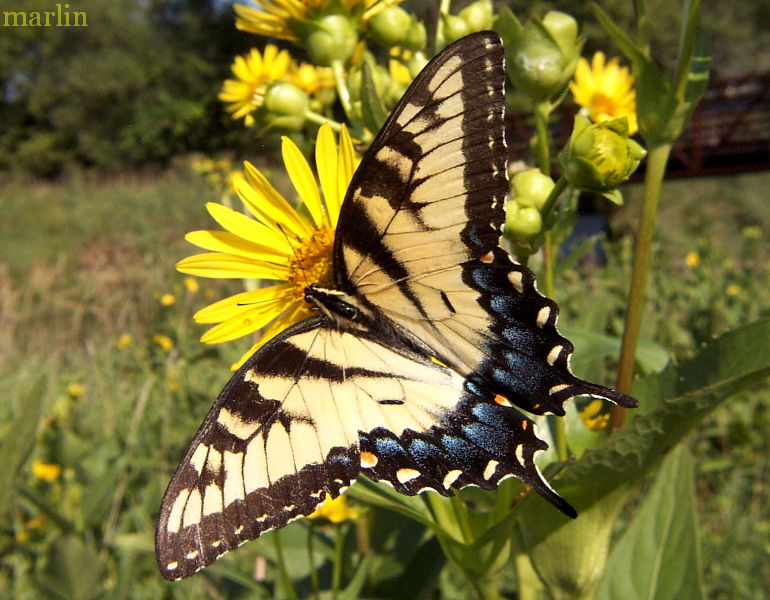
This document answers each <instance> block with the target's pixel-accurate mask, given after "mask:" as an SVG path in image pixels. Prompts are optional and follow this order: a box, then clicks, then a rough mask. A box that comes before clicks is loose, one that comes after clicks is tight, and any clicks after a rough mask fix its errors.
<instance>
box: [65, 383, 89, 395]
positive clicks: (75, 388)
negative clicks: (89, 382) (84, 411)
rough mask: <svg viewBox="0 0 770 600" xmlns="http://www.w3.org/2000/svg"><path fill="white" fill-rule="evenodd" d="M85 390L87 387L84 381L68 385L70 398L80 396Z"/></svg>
mask: <svg viewBox="0 0 770 600" xmlns="http://www.w3.org/2000/svg"><path fill="white" fill-rule="evenodd" d="M85 390H86V387H85V386H84V385H83V384H82V383H70V384H69V385H68V386H67V394H68V395H69V396H70V398H80V397H81V396H82V395H83V392H84V391H85Z"/></svg>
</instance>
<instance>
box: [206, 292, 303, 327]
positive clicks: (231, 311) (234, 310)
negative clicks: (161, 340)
mask: <svg viewBox="0 0 770 600" xmlns="http://www.w3.org/2000/svg"><path fill="white" fill-rule="evenodd" d="M293 290H294V285H292V284H290V283H280V284H277V285H271V286H268V287H264V288H260V289H258V290H250V291H248V292H241V293H240V294H235V295H234V296H229V297H227V298H224V299H223V300H220V301H219V302H215V303H214V304H209V305H208V306H206V307H205V308H202V309H200V310H199V311H198V312H196V313H195V315H193V319H195V322H196V323H221V322H222V321H225V320H227V319H230V318H232V317H234V316H236V315H238V314H240V313H242V312H244V311H246V310H249V309H250V308H252V307H254V306H257V305H269V304H271V303H273V304H274V303H276V302H282V303H286V302H287V301H289V300H291V298H292V296H293V294H292V292H293Z"/></svg>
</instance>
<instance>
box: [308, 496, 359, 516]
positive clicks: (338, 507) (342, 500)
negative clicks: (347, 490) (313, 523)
mask: <svg viewBox="0 0 770 600" xmlns="http://www.w3.org/2000/svg"><path fill="white" fill-rule="evenodd" d="M358 517H359V513H358V510H357V509H355V508H353V507H352V506H350V505H349V504H348V501H347V497H346V496H345V495H344V494H343V495H342V496H337V497H336V498H334V499H332V497H331V496H330V495H329V494H326V501H325V502H324V503H323V504H322V505H321V506H320V508H319V509H318V510H317V511H315V512H314V513H313V514H311V515H309V516H308V519H326V520H327V521H331V522H332V523H342V522H344V521H351V520H354V519H357V518H358Z"/></svg>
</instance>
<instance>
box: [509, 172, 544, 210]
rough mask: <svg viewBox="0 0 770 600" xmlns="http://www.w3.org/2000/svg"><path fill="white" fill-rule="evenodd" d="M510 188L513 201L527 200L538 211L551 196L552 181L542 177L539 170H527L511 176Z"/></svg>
mask: <svg viewBox="0 0 770 600" xmlns="http://www.w3.org/2000/svg"><path fill="white" fill-rule="evenodd" d="M511 187H512V188H513V194H512V196H513V198H514V199H515V200H519V199H520V198H528V199H530V200H532V202H533V203H534V205H535V206H536V207H537V209H538V210H540V209H542V208H543V205H544V204H545V201H546V200H547V199H548V196H549V195H550V194H551V190H552V189H553V188H554V183H553V179H551V178H550V177H548V176H547V175H543V173H541V172H540V170H539V169H527V170H526V171H522V172H521V173H516V175H514V176H513V178H512V179H511Z"/></svg>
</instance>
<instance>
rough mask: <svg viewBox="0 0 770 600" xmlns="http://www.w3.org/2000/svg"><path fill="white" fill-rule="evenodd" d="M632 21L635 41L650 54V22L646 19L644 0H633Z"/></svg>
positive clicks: (645, 53) (646, 54) (647, 54)
mask: <svg viewBox="0 0 770 600" xmlns="http://www.w3.org/2000/svg"><path fill="white" fill-rule="evenodd" d="M634 21H636V43H637V44H638V45H639V47H640V48H641V49H642V51H643V52H644V55H645V56H649V55H650V23H649V20H648V19H647V7H646V6H645V2H644V0H634Z"/></svg>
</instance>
